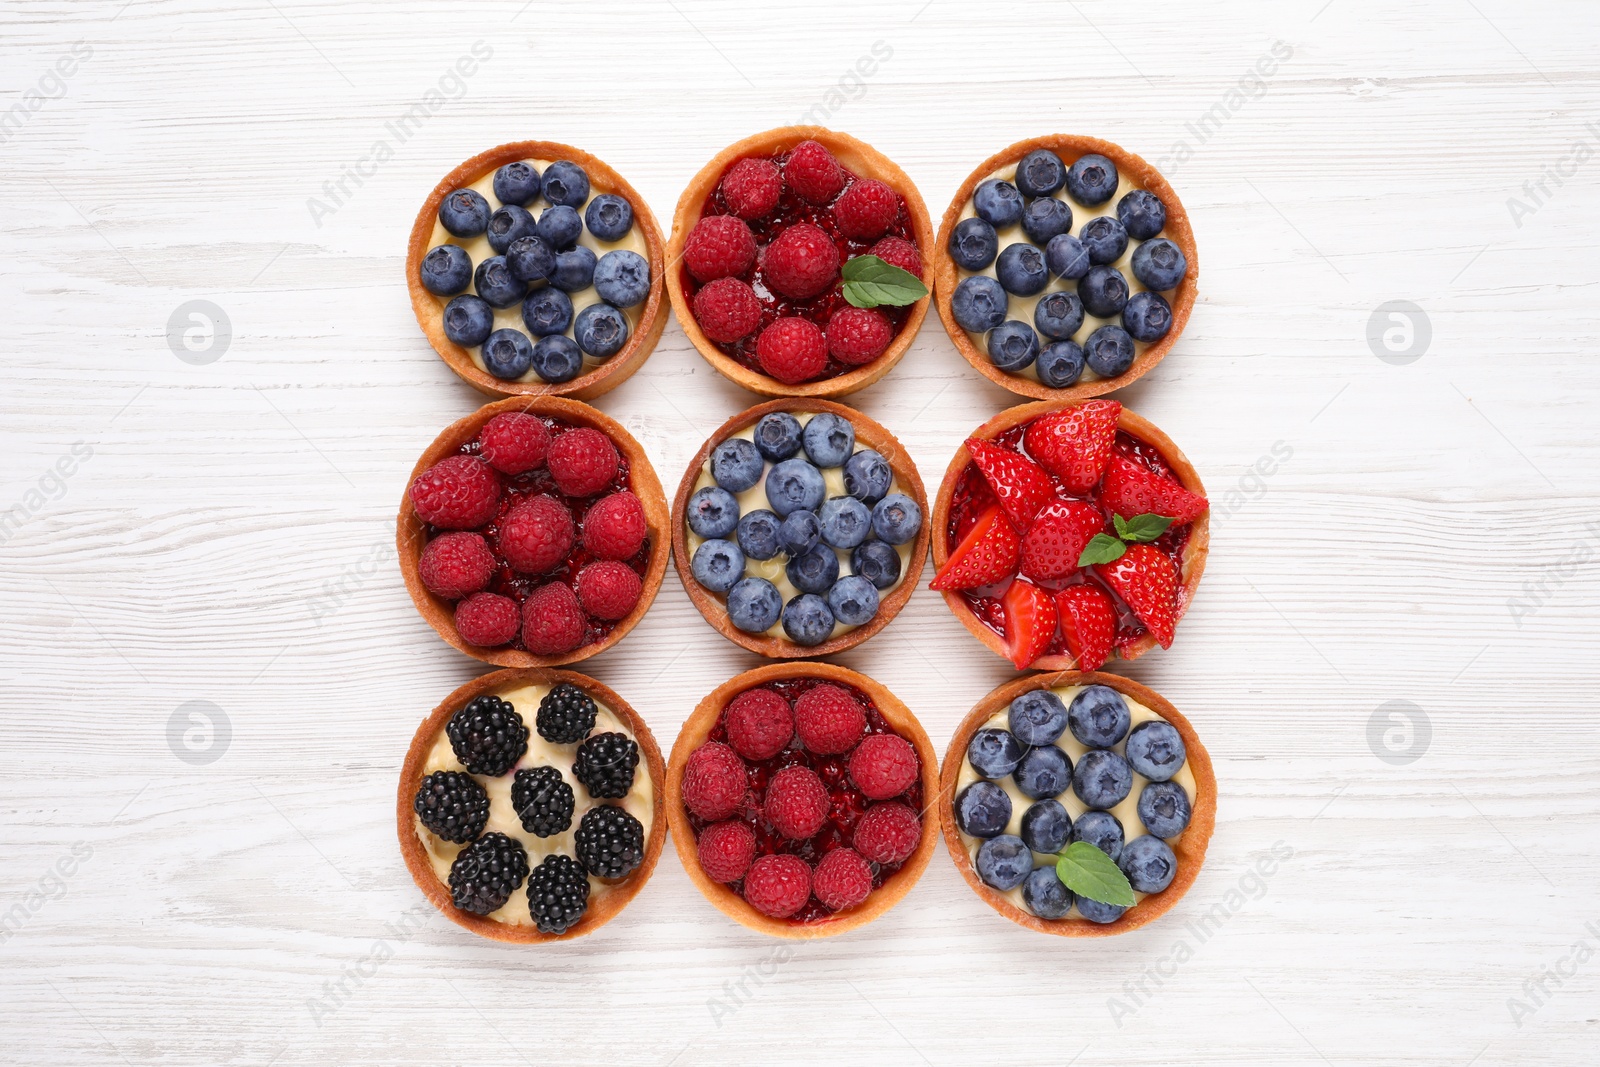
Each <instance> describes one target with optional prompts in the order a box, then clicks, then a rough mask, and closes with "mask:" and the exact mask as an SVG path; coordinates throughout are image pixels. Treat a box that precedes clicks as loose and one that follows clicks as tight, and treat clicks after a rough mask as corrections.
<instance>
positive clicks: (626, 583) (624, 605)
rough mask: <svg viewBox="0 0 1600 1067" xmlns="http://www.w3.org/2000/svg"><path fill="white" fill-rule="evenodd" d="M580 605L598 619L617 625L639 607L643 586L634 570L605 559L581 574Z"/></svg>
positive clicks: (588, 567)
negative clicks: (636, 606)
mask: <svg viewBox="0 0 1600 1067" xmlns="http://www.w3.org/2000/svg"><path fill="white" fill-rule="evenodd" d="M575 584H576V585H577V587H578V602H579V603H580V604H582V605H583V610H584V611H586V612H588V613H589V615H590V616H591V617H593V618H596V619H604V620H606V621H607V622H616V621H617V620H618V619H625V618H627V617H628V612H630V611H632V610H633V609H634V606H635V605H636V604H638V603H639V592H640V589H641V588H642V586H643V583H642V582H640V581H639V576H638V575H637V574H635V573H634V570H633V568H632V567H630V566H628V565H627V564H626V563H621V562H618V561H617V560H614V559H602V560H598V561H596V562H594V563H591V564H589V565H588V566H587V567H585V568H583V570H581V571H579V572H578V580H577V582H576V583H575Z"/></svg>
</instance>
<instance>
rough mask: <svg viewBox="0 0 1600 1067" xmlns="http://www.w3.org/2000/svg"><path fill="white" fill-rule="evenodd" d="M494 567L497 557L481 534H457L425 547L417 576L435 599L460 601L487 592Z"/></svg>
mask: <svg viewBox="0 0 1600 1067" xmlns="http://www.w3.org/2000/svg"><path fill="white" fill-rule="evenodd" d="M495 566H496V563H495V559H494V553H493V552H490V551H489V542H487V541H485V540H484V539H483V535H482V534H475V533H467V532H466V531H456V532H454V533H447V534H440V535H439V536H438V537H435V538H434V539H433V540H432V541H429V542H428V543H427V544H425V545H423V546H422V555H421V557H420V558H419V559H418V560H417V575H418V577H420V578H421V579H422V584H423V585H425V586H427V587H428V591H429V592H430V593H432V594H433V595H434V596H442V597H444V598H445V599H446V600H460V599H461V598H462V597H464V596H467V595H469V594H471V593H476V592H478V591H480V590H483V589H487V588H488V587H489V579H490V578H491V577H493V575H494V570H495Z"/></svg>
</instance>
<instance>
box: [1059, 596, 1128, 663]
mask: <svg viewBox="0 0 1600 1067" xmlns="http://www.w3.org/2000/svg"><path fill="white" fill-rule="evenodd" d="M1056 619H1057V622H1058V623H1059V624H1060V626H1061V636H1062V638H1063V639H1064V640H1065V641H1066V644H1067V651H1068V652H1070V653H1072V658H1073V659H1075V660H1077V669H1078V670H1080V671H1093V670H1098V669H1099V668H1100V667H1101V666H1102V665H1103V664H1104V663H1105V661H1106V660H1108V659H1110V658H1111V648H1112V645H1113V644H1114V643H1115V641H1116V637H1117V614H1116V609H1115V608H1114V607H1113V606H1112V604H1111V598H1110V597H1108V596H1106V594H1105V593H1104V592H1102V591H1101V589H1100V587H1099V586H1097V585H1090V584H1089V583H1087V582H1085V583H1083V584H1081V585H1069V586H1067V587H1066V588H1065V589H1063V590H1061V591H1060V592H1058V593H1056Z"/></svg>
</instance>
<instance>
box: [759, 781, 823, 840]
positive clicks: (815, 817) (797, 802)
mask: <svg viewBox="0 0 1600 1067" xmlns="http://www.w3.org/2000/svg"><path fill="white" fill-rule="evenodd" d="M762 811H763V813H764V814H765V815H766V817H767V821H768V822H770V823H771V824H772V828H773V829H774V830H776V831H778V833H780V834H782V835H783V836H784V837H792V838H795V839H797V840H802V841H803V840H805V839H806V838H808V837H810V836H811V835H812V834H814V833H816V832H817V831H818V830H820V829H822V822H823V820H824V819H826V818H827V817H828V790H827V788H826V787H825V786H824V785H823V784H822V779H821V778H818V777H817V772H816V771H814V770H812V769H811V768H810V767H785V768H784V769H783V770H781V771H779V772H778V773H777V774H775V775H773V776H772V781H770V782H768V783H767V800H766V804H765V805H763V808H762Z"/></svg>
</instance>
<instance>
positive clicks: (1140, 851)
mask: <svg viewBox="0 0 1600 1067" xmlns="http://www.w3.org/2000/svg"><path fill="white" fill-rule="evenodd" d="M1117 866H1119V867H1121V868H1122V873H1123V874H1125V875H1127V876H1128V884H1129V885H1130V886H1132V887H1133V890H1134V892H1136V893H1159V892H1161V891H1162V890H1163V889H1165V888H1167V886H1169V885H1171V884H1172V878H1173V876H1174V875H1176V874H1177V873H1178V857H1177V856H1174V855H1173V854H1172V848H1171V847H1170V846H1169V845H1168V844H1167V843H1166V842H1165V841H1163V840H1161V838H1159V837H1155V836H1153V835H1151V834H1146V835H1144V836H1143V837H1136V838H1134V839H1133V840H1132V841H1129V842H1128V847H1127V848H1124V849H1123V850H1122V859H1121V861H1120V862H1118V864H1117Z"/></svg>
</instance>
